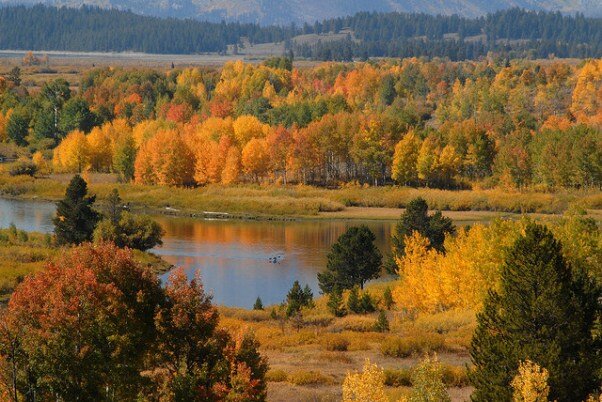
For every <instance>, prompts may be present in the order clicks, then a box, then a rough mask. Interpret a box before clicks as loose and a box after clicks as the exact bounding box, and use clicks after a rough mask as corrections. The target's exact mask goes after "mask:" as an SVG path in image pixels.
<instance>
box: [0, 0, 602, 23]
mask: <svg viewBox="0 0 602 402" xmlns="http://www.w3.org/2000/svg"><path fill="white" fill-rule="evenodd" d="M38 3H42V4H46V5H51V6H67V7H79V6H81V5H93V6H99V7H103V8H116V9H121V10H131V11H133V12H135V13H137V14H142V15H152V16H157V17H175V18H195V19H199V20H207V21H214V22H216V21H217V22H219V21H222V20H226V21H240V22H255V23H260V24H262V25H269V24H289V23H291V22H295V23H297V24H301V23H305V22H308V23H313V22H315V21H318V20H323V19H326V18H333V17H341V16H347V15H352V14H355V13H357V12H360V11H380V12H391V11H398V12H424V13H428V14H443V15H451V14H458V15H461V16H463V17H478V16H481V15H485V14H487V13H490V12H495V11H498V10H503V9H507V8H512V7H521V8H525V9H528V10H545V11H560V12H563V13H576V12H579V13H583V14H585V16H588V17H600V16H602V0H0V5H1V4H8V5H15V4H30V5H31V4H38Z"/></svg>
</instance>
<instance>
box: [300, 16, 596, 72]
mask: <svg viewBox="0 0 602 402" xmlns="http://www.w3.org/2000/svg"><path fill="white" fill-rule="evenodd" d="M342 29H349V30H350V31H351V32H353V38H352V37H351V36H350V37H349V38H347V40H344V41H323V42H320V43H318V44H314V45H307V44H299V45H298V46H296V47H295V49H296V54H298V55H299V56H304V57H311V58H315V59H320V60H351V59H352V58H367V57H420V56H427V57H448V58H450V59H451V60H465V59H475V58H478V57H481V56H485V55H487V54H488V53H489V52H495V53H498V54H507V55H509V56H510V57H532V58H547V57H549V56H550V55H555V56H557V57H579V58H582V57H599V56H600V54H601V52H602V19H588V18H585V17H583V16H582V15H576V16H574V17H572V16H563V15H562V14H560V13H547V12H533V11H524V10H521V9H517V8H515V9H511V10H505V11H499V12H496V13H494V14H489V15H487V16H486V17H481V18H477V19H468V18H462V17H459V16H431V15H427V14H403V13H388V14H383V13H359V14H356V15H354V16H351V17H346V18H336V19H331V20H327V21H323V22H321V23H320V22H316V23H315V24H314V25H313V26H309V25H306V26H304V28H303V30H304V32H305V33H318V34H321V33H328V32H340V31H341V30H342Z"/></svg>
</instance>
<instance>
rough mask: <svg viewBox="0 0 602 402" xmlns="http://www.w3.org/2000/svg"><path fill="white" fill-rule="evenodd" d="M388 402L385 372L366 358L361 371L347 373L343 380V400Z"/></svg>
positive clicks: (346, 401)
mask: <svg viewBox="0 0 602 402" xmlns="http://www.w3.org/2000/svg"><path fill="white" fill-rule="evenodd" d="M354 401H356V402H388V399H387V397H386V396H385V373H384V372H383V370H382V369H380V368H379V367H378V366H377V365H376V364H371V363H370V360H368V359H366V362H365V363H364V370H363V372H361V373H347V376H346V377H345V381H344V382H343V402H354Z"/></svg>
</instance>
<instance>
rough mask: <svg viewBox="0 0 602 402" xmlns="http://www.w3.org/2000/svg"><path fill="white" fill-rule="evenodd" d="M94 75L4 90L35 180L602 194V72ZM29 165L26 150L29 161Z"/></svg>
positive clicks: (455, 69)
mask: <svg viewBox="0 0 602 402" xmlns="http://www.w3.org/2000/svg"><path fill="white" fill-rule="evenodd" d="M508 64H509V65H506V62H505V61H504V60H503V59H502V60H499V61H498V62H495V61H483V62H462V63H457V62H442V61H432V62H425V61H420V60H417V59H406V60H404V61H401V62H399V61H397V62H393V61H387V62H385V61H382V62H379V63H354V64H339V63H325V64H322V65H319V66H317V67H315V68H304V69H294V68H292V67H291V63H290V60H287V59H285V58H280V59H273V60H268V61H267V62H266V63H264V64H262V65H252V64H245V63H242V62H235V63H228V64H226V65H225V66H224V67H223V68H222V69H212V68H206V69H201V68H188V69H184V70H170V71H168V72H159V71H153V70H133V71H132V70H120V69H94V70H91V71H90V72H88V73H87V74H85V75H84V77H83V78H82V81H81V84H80V89H79V92H78V93H75V92H74V91H72V90H71V89H70V88H69V85H68V84H67V82H66V81H64V80H61V79H58V80H55V81H50V82H48V83H46V84H45V85H44V86H43V88H41V91H39V92H37V93H31V94H30V93H28V91H27V90H26V88H25V87H24V86H23V85H22V83H21V79H20V77H19V71H13V72H12V73H11V74H9V75H8V76H6V78H3V79H2V80H1V81H0V88H1V89H0V139H2V141H4V142H9V143H12V144H16V145H18V146H19V147H23V148H24V149H28V150H29V152H31V154H33V160H32V161H33V163H34V164H35V165H36V167H37V168H39V169H42V170H44V169H51V170H53V171H55V172H83V171H93V172H94V171H95V172H115V173H118V174H119V175H121V177H122V179H123V180H126V181H129V180H132V179H133V180H135V181H136V182H138V183H142V184H160V185H169V186H202V185H205V184H209V183H222V184H233V183H244V182H256V183H259V182H272V183H273V182H276V183H284V184H286V183H304V184H315V185H325V186H337V185H341V184H343V183H362V184H370V185H383V184H391V183H397V184H400V185H411V186H418V187H421V186H422V187H431V188H432V187H435V188H471V187H474V186H475V185H478V186H480V187H485V188H491V187H496V186H501V187H504V188H508V187H510V188H525V187H531V186H540V187H541V188H591V187H594V188H599V187H600V186H602V135H601V131H600V127H601V126H600V125H601V122H602V114H601V113H602V104H601V99H602V96H600V95H601V93H602V92H601V91H602V84H601V83H602V79H601V78H602V61H600V60H592V61H585V62H582V63H581V64H579V65H578V66H574V65H571V64H569V63H564V62H555V63H550V62H538V63H534V62H527V61H513V62H511V63H508ZM31 154H30V155H31Z"/></svg>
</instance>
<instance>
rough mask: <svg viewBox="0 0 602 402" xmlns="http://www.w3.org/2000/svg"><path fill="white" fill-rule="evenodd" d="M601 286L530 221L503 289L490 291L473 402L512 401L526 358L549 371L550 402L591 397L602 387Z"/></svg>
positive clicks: (476, 345)
mask: <svg viewBox="0 0 602 402" xmlns="http://www.w3.org/2000/svg"><path fill="white" fill-rule="evenodd" d="M601 295H602V293H601V291H600V288H599V287H598V286H597V285H596V284H595V282H594V281H593V280H591V279H590V278H588V277H587V275H586V274H584V273H583V272H582V271H580V270H578V269H574V270H573V269H572V268H571V267H570V266H569V265H568V264H567V263H566V261H565V260H564V258H563V257H562V250H561V245H560V243H559V242H558V241H557V240H555V239H554V237H553V236H552V234H551V233H550V232H549V230H548V229H547V228H546V227H544V226H540V225H536V224H530V225H529V226H527V228H526V231H525V235H524V236H522V237H520V238H519V239H518V240H517V241H516V242H515V244H514V245H513V247H511V248H510V249H509V251H508V254H507V256H506V259H505V263H504V265H503V267H502V273H501V285H500V289H499V291H491V292H490V294H489V296H488V298H487V300H486V301H485V306H484V310H483V312H481V313H480V314H479V315H478V326H477V329H476V331H475V334H474V337H473V341H472V351H471V356H472V362H473V364H474V366H475V369H474V370H473V371H472V373H471V381H472V383H473V385H474V387H475V391H474V393H473V394H472V400H473V401H474V402H481V401H483V402H485V401H493V400H495V401H502V402H503V401H511V400H512V389H511V387H510V383H511V382H512V379H513V377H514V376H515V375H516V374H517V372H518V367H519V364H520V362H522V361H525V360H530V361H533V362H535V363H537V364H538V365H539V366H540V367H542V368H545V369H547V370H548V371H549V373H550V378H549V385H550V399H551V400H557V401H558V402H571V401H582V400H585V399H586V397H587V395H588V394H589V393H590V392H592V391H594V390H595V389H596V387H597V386H598V385H599V384H600V378H599V373H600V371H599V369H600V367H601V365H600V364H601V363H602V362H601V356H602V354H601V348H600V339H596V338H595V337H594V335H592V334H593V329H594V325H595V322H596V320H597V319H598V320H599V319H600V313H601V305H600V302H599V300H600V296H601Z"/></svg>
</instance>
